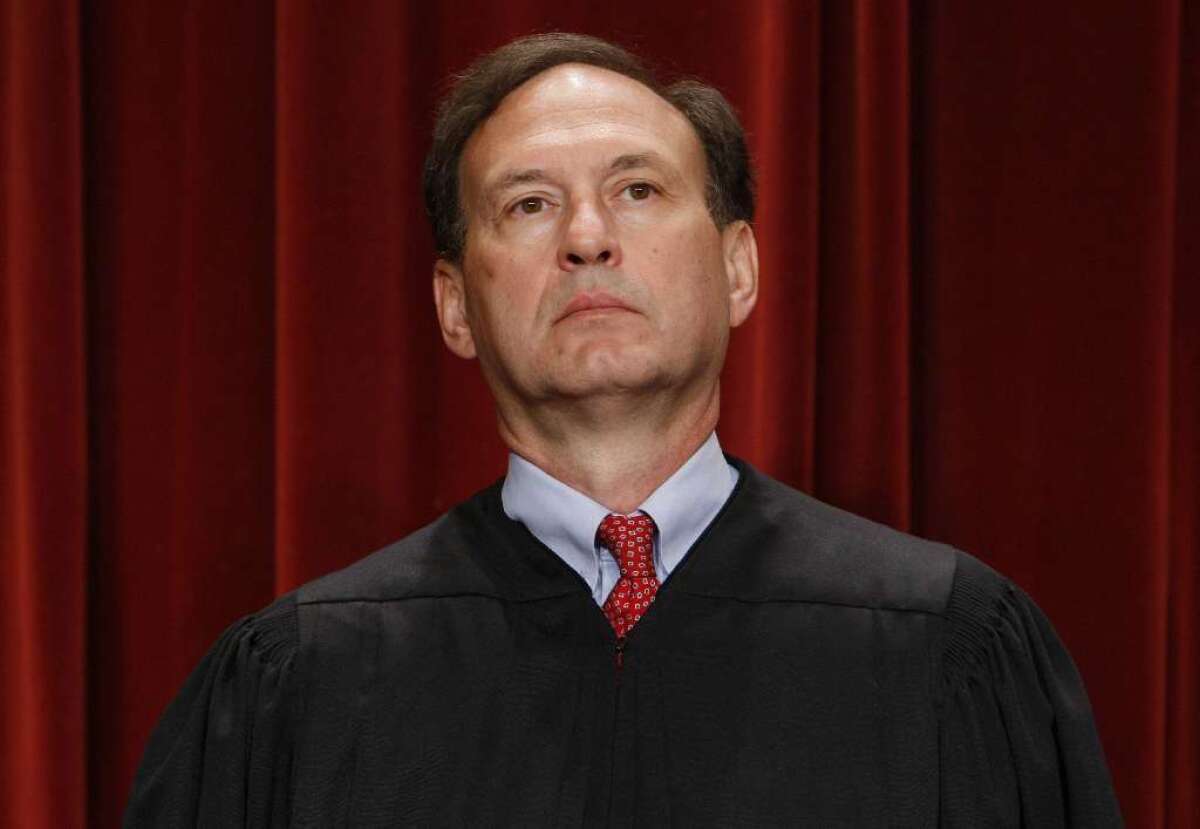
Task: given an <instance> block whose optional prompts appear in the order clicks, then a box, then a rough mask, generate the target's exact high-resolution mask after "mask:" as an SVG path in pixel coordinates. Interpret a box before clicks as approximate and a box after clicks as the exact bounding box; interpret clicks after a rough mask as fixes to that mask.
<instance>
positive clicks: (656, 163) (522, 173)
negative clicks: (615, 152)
mask: <svg viewBox="0 0 1200 829" xmlns="http://www.w3.org/2000/svg"><path fill="white" fill-rule="evenodd" d="M641 167H651V168H654V169H656V170H659V171H661V172H662V173H663V174H664V175H667V176H669V177H671V178H673V179H674V178H678V175H677V174H676V173H675V172H674V171H673V169H672V168H671V166H670V165H669V164H668V163H667V162H666V161H665V160H664V159H663V157H662V156H660V155H659V154H658V153H653V152H645V153H623V154H622V155H619V156H617V157H616V158H614V159H613V160H612V161H611V162H609V165H608V170H607V171H606V174H612V173H616V172H621V171H623V170H635V169H638V168H641ZM549 179H550V175H549V174H548V173H547V172H546V171H545V170H543V169H541V168H538V167H529V168H527V169H524V170H508V171H506V172H505V173H504V174H503V175H501V176H500V177H499V178H497V179H496V181H495V183H493V184H491V185H490V186H489V187H488V188H487V191H486V193H485V198H486V200H487V201H488V202H493V201H494V200H495V199H496V197H497V196H499V195H500V194H501V193H503V192H504V191H505V190H508V189H510V188H513V187H518V186H520V185H522V184H536V183H537V182H540V181H548V180H549Z"/></svg>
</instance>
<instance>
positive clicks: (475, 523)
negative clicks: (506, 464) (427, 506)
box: [296, 487, 507, 605]
mask: <svg viewBox="0 0 1200 829" xmlns="http://www.w3.org/2000/svg"><path fill="white" fill-rule="evenodd" d="M492 489H494V487H492V488H489V489H487V490H483V491H482V492H480V493H478V494H476V495H475V496H474V497H472V498H470V499H469V500H467V501H464V502H463V503H462V504H459V505H458V506H456V507H454V508H453V509H451V510H450V511H449V512H446V513H444V514H443V515H441V516H440V517H439V518H437V519H436V520H434V521H432V522H431V523H429V524H427V525H425V526H424V527H421V528H420V529H418V530H416V531H414V532H413V533H411V534H409V535H407V536H405V537H404V538H401V539H399V540H398V541H394V542H392V543H391V544H388V545H387V546H386V547H383V548H381V549H379V550H376V551H375V552H373V553H371V554H369V555H367V556H365V557H363V558H361V559H359V560H358V561H355V562H354V563H352V564H350V565H349V566H347V567H345V568H343V569H341V570H337V571H335V572H333V573H329V574H328V575H325V576H322V577H321V578H318V579H316V580H314V581H312V582H309V583H308V584H305V585H303V586H302V587H300V588H299V589H298V590H297V591H296V601H297V603H298V604H300V605H307V604H317V603H323V602H346V601H391V600H399V599H407V598H427V597H437V596H461V595H478V596H495V597H503V596H504V595H506V592H507V591H506V590H505V589H504V587H503V585H501V584H500V583H498V582H497V580H496V579H495V577H494V576H493V574H492V573H491V572H490V571H489V570H488V569H487V567H486V566H484V565H481V563H480V562H481V561H483V560H486V553H487V551H488V548H490V547H495V546H497V545H498V544H499V543H500V539H498V538H496V537H495V535H494V534H493V533H489V532H488V531H487V529H486V528H485V526H484V524H485V522H487V521H489V520H490V519H492V518H494V516H489V515H488V512H489V511H490V510H494V509H495V505H496V504H498V499H495V498H494V497H492V496H493V492H492Z"/></svg>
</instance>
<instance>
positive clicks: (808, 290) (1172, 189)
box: [0, 0, 1200, 827]
mask: <svg viewBox="0 0 1200 829" xmlns="http://www.w3.org/2000/svg"><path fill="white" fill-rule="evenodd" d="M549 29H561V30H571V31H584V32H589V33H593V34H597V35H600V36H602V37H609V38H612V39H614V40H616V41H618V42H621V43H624V44H626V45H628V46H630V47H632V48H634V49H635V50H636V51H639V52H640V53H642V54H644V55H646V56H647V57H649V58H650V59H651V60H652V61H653V62H654V63H655V64H657V65H658V66H660V67H662V68H663V69H665V70H667V72H668V73H677V74H686V75H697V76H699V77H702V78H704V79H706V80H708V81H710V82H712V83H715V84H716V85H717V86H718V87H719V88H721V89H722V90H723V91H724V92H725V93H726V94H727V96H728V97H729V98H730V100H731V101H732V102H733V103H734V105H735V107H736V108H737V109H738V110H739V111H740V113H741V114H742V116H743V119H744V121H745V123H746V127H747V130H748V135H749V139H750V144H751V149H752V152H753V154H754V157H755V160H756V165H757V168H758V172H759V193H760V200H759V208H760V209H759V214H758V219H757V222H756V232H757V236H758V241H759V246H760V260H761V266H762V285H761V290H760V301H759V307H758V308H757V309H756V311H755V312H754V314H753V315H752V317H751V319H750V321H749V322H748V323H747V324H746V325H745V326H744V327H743V328H742V329H739V330H737V331H736V332H735V333H734V337H733V341H732V343H731V348H730V354H729V358H728V361H727V364H726V370H725V372H724V375H723V378H722V389H723V412H722V421H721V427H720V435H721V440H722V443H723V445H724V446H725V448H726V449H727V451H730V452H733V453H736V454H739V455H741V456H743V457H745V458H747V459H748V460H749V461H751V462H752V463H754V464H756V465H758V466H759V467H760V468H762V469H763V470H764V471H766V472H768V473H770V474H772V475H775V476H777V477H780V478H782V479H783V480H785V481H787V482H789V483H791V484H793V485H796V486H799V487H801V488H803V489H806V490H807V491H810V492H813V493H814V494H816V495H817V496H818V497H820V498H822V499H824V500H827V501H830V502H832V503H834V504H837V505H839V506H842V507H844V508H847V509H850V510H852V511H855V512H859V513H861V514H865V515H868V516H870V517H872V518H875V519H877V520H880V521H883V522H886V523H888V524H891V525H893V526H896V527H899V528H901V529H907V530H911V531H913V532H916V533H918V534H921V535H925V536H927V537H932V538H936V539H939V540H943V541H947V542H949V543H952V544H955V545H956V546H959V547H962V548H964V549H966V550H968V551H970V552H972V553H975V554H976V555H979V556H980V557H981V558H983V559H984V560H986V561H988V562H989V563H990V564H992V565H993V566H995V567H996V568H998V569H999V570H1001V571H1002V572H1004V573H1005V574H1007V575H1009V576H1011V577H1012V578H1013V579H1014V580H1016V581H1017V582H1018V583H1019V584H1021V585H1022V586H1023V587H1024V588H1025V589H1026V590H1027V591H1028V592H1029V593H1030V594H1031V595H1033V597H1034V598H1035V599H1036V600H1037V601H1038V603H1039V604H1040V605H1041V606H1042V607H1043V608H1044V609H1045V610H1046V611H1047V614H1048V615H1049V617H1050V618H1051V619H1052V620H1053V621H1054V624H1055V626H1056V628H1057V629H1058V631H1059V632H1060V634H1061V635H1062V638H1063V639H1064V640H1065V641H1066V643H1067V644H1068V646H1069V647H1070V649H1071V652H1072V654H1073V656H1074V658H1075V660H1076V662H1077V663H1078V665H1079V668H1080V670H1081V673H1082V674H1083V676H1084V678H1085V680H1086V682H1087V687H1088V691H1089V694H1090V696H1091V699H1092V703H1093V706H1094V708H1095V712H1096V717H1097V720H1098V723H1099V727H1100V732H1101V736H1102V738H1103V741H1104V745H1105V749H1106V752H1107V756H1108V760H1109V764H1110V766H1111V768H1112V770H1113V775H1114V779H1115V781H1116V784H1117V787H1118V794H1119V796H1120V798H1121V802H1122V806H1123V809H1124V811H1125V815H1126V819H1127V821H1128V823H1129V825H1130V826H1183V825H1187V824H1188V823H1189V821H1190V820H1191V819H1192V818H1193V816H1195V815H1196V814H1197V809H1200V800H1198V797H1200V795H1198V794H1197V791H1198V789H1200V709H1198V700H1197V694H1198V693H1200V677H1198V676H1197V671H1198V667H1197V666H1198V665H1200V637H1198V632H1197V624H1198V618H1197V613H1198V605H1197V582H1198V581H1200V570H1198V567H1200V532H1198V529H1197V528H1198V522H1200V515H1198V513H1200V486H1198V481H1197V475H1198V473H1197V459H1198V458H1200V427H1198V422H1200V242H1198V241H1197V240H1200V163H1198V162H1197V158H1198V157H1200V13H1198V12H1197V10H1196V8H1195V7H1194V5H1189V4H1184V3H1180V2H1179V0H1156V1H1155V2H1134V0H1103V2H1097V3H1094V4H1092V5H1091V6H1090V7H1089V12H1088V13H1087V14H1080V13H1078V10H1071V9H1067V8H1065V7H1056V6H1053V5H1051V6H1046V5H1043V4H1039V3H1034V2H1032V0H1021V2H1015V3H1009V4H1003V5H996V4H961V3H949V2H944V1H941V0H905V2H868V0H851V2H816V1H815V0H813V1H812V2H773V0H756V2H750V3H745V4H742V5H740V6H738V7H737V10H736V11H735V10H734V9H733V8H732V7H726V6H716V5H714V6H711V7H705V6H700V7H696V6H694V5H693V4H688V5H686V6H684V5H681V4H678V3H659V4H650V3H644V2H634V0H616V2H614V3H613V4H610V6H609V7H606V8H605V9H603V10H601V9H600V8H599V7H596V6H594V5H593V4H565V5H564V4H557V3H550V2H548V0H519V2H515V3H511V4H504V5H503V6H499V5H488V4H485V5H484V7H482V8H480V7H479V4H476V3H469V2H465V0H450V1H448V2H440V3H433V4H403V3H392V2H368V3H355V4H351V5H346V4H335V3H325V4H323V3H308V4H297V3H275V4H270V3H251V4H239V3H233V2H217V3H204V4H194V3H182V2H162V1H161V0H160V2H148V0H140V2H137V1H136V0H131V1H130V2H127V3H122V4H119V5H115V6H114V5H106V6H104V7H103V8H101V7H99V6H98V4H83V3H71V2H69V1H68V0H59V2H47V3H25V2H20V0H0V107H2V109H0V186H2V188H3V222H2V224H0V267H2V269H3V270H2V273H3V284H2V286H0V436H2V437H0V544H3V549H2V552H3V555H4V562H5V564H6V565H7V571H8V573H9V575H10V578H9V579H7V580H6V581H5V583H4V586H3V588H2V590H3V595H2V596H0V603H2V609H0V668H3V675H4V677H5V679H4V680H3V681H0V711H2V712H3V713H2V714H0V735H2V736H3V739H4V744H5V746H6V747H8V749H9V750H8V751H7V752H6V753H5V759H4V760H3V761H0V762H2V764H3V771H4V775H3V779H4V783H3V786H2V787H0V798H2V800H0V809H3V814H5V816H6V817H8V816H12V821H13V822H14V823H15V824H20V825H27V826H56V827H57V826H71V825H84V824H87V823H90V824H93V825H114V824H115V823H116V822H117V821H118V817H119V815H120V812H121V809H122V807H123V804H124V799H125V797H126V795H127V792H128V786H129V783H130V781H131V779H132V775H133V771H134V768H135V766H136V764H137V762H138V759H139V757H140V754H141V750H142V747H143V743H144V740H145V738H146V736H147V734H148V733H149V730H150V728H151V727H152V726H153V724H154V721H155V719H156V718H157V716H158V715H159V713H160V712H161V710H162V708H163V706H164V705H165V704H166V702H167V701H168V700H169V699H170V698H171V696H172V695H173V694H174V693H175V691H176V690H177V689H178V687H179V685H180V683H181V682H182V680H183V678H184V676H185V675H186V674H187V673H188V672H189V671H190V669H191V668H192V667H193V666H194V664H195V663H196V661H197V659H198V658H199V656H200V654H201V653H202V652H203V651H204V650H205V649H206V648H207V647H208V645H209V644H211V642H212V641H213V640H214V639H215V637H216V636H217V634H218V633H219V632H220V631H221V630H222V629H223V628H225V627H226V626H227V625H228V624H230V623H231V622H232V621H233V620H234V619H235V618H237V617H238V616H240V615H242V614H245V613H248V612H251V611H253V610H255V609H257V608H259V607H262V606H263V605H265V604H266V603H268V602H269V601H270V600H271V598H272V597H273V596H275V595H277V594H278V593H280V592H282V591H285V590H288V589H291V588H292V587H294V586H296V585H298V584H300V583H303V582H304V581H306V580H308V579H311V578H313V577H315V576H318V575H320V574H322V573H325V572H328V571H329V570H332V569H335V568H337V567H340V566H343V565H345V564H348V563H350V562H351V561H353V560H355V559H356V558H358V557H360V556H361V555H363V554H365V553H367V552H369V551H370V550H372V549H374V548H377V547H379V546H381V545H383V544H385V543H387V542H388V541H390V540H392V539H395V538H397V537H400V536H402V535H404V534H406V533H408V532H410V531H412V530H413V529H415V528H417V527H418V526H420V525H421V524H423V523H425V522H427V521H429V520H431V519H433V518H434V517H436V516H437V515H438V514H439V513H440V512H442V511H444V510H445V509H447V508H449V507H450V506H451V505H453V504H454V503H455V502H457V501H458V500H461V499H462V498H463V497H465V496H467V495H469V494H470V493H471V492H473V491H474V490H475V489H477V488H479V487H481V486H485V485H487V484H488V483H490V482H492V481H493V480H494V479H495V478H496V477H498V476H499V475H501V474H503V471H504V459H505V450H504V448H503V446H502V445H501V443H500V441H499V439H498V438H497V437H496V435H495V426H494V414H493V411H492V406H491V400H490V396H489V394H488V391H487V389H486V387H485V385H484V383H483V382H482V380H481V378H480V377H479V375H478V370H477V367H476V366H474V365H473V364H468V363H464V362H462V361H459V360H457V359H456V358H454V357H453V356H451V355H450V354H449V353H448V352H447V351H446V350H445V349H444V348H443V346H442V345H441V342H440V337H439V334H438V330H437V326H436V321H435V319H434V315H433V310H432V301H431V292H430V284H429V279H430V275H431V267H432V262H433V259H432V251H431V248H430V242H429V238H428V235H429V234H428V230H427V227H426V223H425V219H424V215H423V207H422V204H421V194H420V165H421V160H422V157H423V154H424V152H425V150H426V148H427V142H428V135H429V130H430V126H431V122H432V107H433V105H434V102H435V100H436V99H437V97H438V95H439V94H440V93H441V92H442V91H443V90H444V89H445V85H446V79H447V78H448V77H449V76H450V75H451V74H452V73H453V72H455V71H458V70H461V69H462V68H463V67H464V65H465V64H466V62H467V61H469V60H470V59H471V58H473V57H474V56H475V55H478V54H480V53H481V52H483V51H485V50H486V49H489V48H492V47H495V46H498V45H500V44H501V43H504V42H506V41H507V40H509V39H511V38H513V37H515V36H518V35H521V34H526V33H529V32H532V31H543V30H549Z"/></svg>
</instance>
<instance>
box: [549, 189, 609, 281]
mask: <svg viewBox="0 0 1200 829" xmlns="http://www.w3.org/2000/svg"><path fill="white" fill-rule="evenodd" d="M619 264H621V246H620V244H619V243H618V241H617V234H616V230H615V228H614V227H613V222H612V216H611V214H610V213H609V212H608V210H607V209H606V208H605V207H604V206H603V205H600V204H597V203H595V202H593V201H591V200H588V201H583V202H577V203H576V204H575V205H574V206H573V207H572V208H571V212H570V214H569V215H568V217H567V224H566V227H565V228H564V229H563V236H562V241H561V243H560V244H559V248H558V266H559V267H560V268H562V269H563V270H564V271H573V270H576V269H577V268H582V267H585V266H588V265H607V266H609V267H615V266H617V265H619Z"/></svg>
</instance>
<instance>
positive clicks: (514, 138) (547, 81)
mask: <svg viewBox="0 0 1200 829" xmlns="http://www.w3.org/2000/svg"><path fill="white" fill-rule="evenodd" d="M645 152H649V153H654V154H657V155H659V156H661V157H663V158H665V159H666V160H667V161H668V162H669V163H672V164H674V165H675V166H676V167H677V168H678V171H679V172H680V173H684V174H685V175H686V174H692V173H695V172H697V165H698V167H699V172H700V173H701V175H702V174H703V169H704V160H703V152H704V151H703V147H701V145H700V140H699V138H698V137H697V135H696V132H695V130H694V129H693V128H692V125H691V123H690V122H689V121H688V120H687V118H686V117H684V115H683V114H682V113H681V112H680V111H679V110H677V109H676V108H675V107H674V106H672V105H671V104H670V103H668V102H667V101H665V100H664V99H663V98H661V97H659V96H658V95H657V94H656V93H655V92H653V91H652V90H651V89H649V88H648V87H646V86H644V85H643V84H641V83H639V82H637V81H635V80H633V79H632V78H627V77H625V76H624V75H621V74H619V73H617V72H612V71H610V70H608V69H601V68H599V67H595V66H587V65H584V64H576V63H568V64H562V65H560V66H556V67H554V68H553V69H549V70H547V71H545V72H543V73H541V74H540V75H537V76H535V77H533V78H532V79H530V80H529V81H527V82H525V83H524V84H522V85H521V86H519V87H517V89H515V90H513V91H512V92H511V93H509V95H508V96H507V97H505V98H504V100H503V101H501V103H500V106H499V107H497V108H496V111H495V112H494V113H492V115H491V116H490V117H489V118H487V119H486V120H485V121H484V122H483V123H482V124H481V125H480V126H479V128H478V129H477V130H476V131H475V133H474V134H473V135H472V136H471V138H470V140H469V141H468V142H467V145H466V147H465V149H464V152H463V159H462V173H463V185H464V187H465V188H466V189H468V190H476V189H478V188H480V187H483V186H486V183H487V182H488V181H489V180H494V179H495V178H497V177H498V176H501V175H503V174H504V172H505V171H506V170H508V169H511V168H512V167H515V166H535V167H553V166H555V165H564V164H566V165H569V164H574V163H583V164H594V165H595V166H596V167H601V166H602V165H604V164H605V163H607V162H608V161H610V160H611V157H612V156H616V155H620V154H623V153H645Z"/></svg>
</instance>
